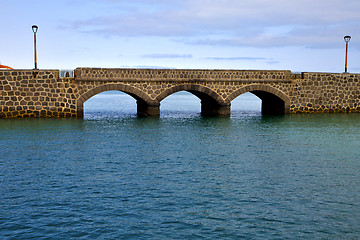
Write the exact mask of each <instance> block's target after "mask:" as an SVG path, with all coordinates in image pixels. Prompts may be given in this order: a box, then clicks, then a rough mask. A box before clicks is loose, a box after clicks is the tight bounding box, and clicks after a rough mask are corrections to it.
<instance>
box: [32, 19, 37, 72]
mask: <svg viewBox="0 0 360 240" xmlns="http://www.w3.org/2000/svg"><path fill="white" fill-rule="evenodd" d="M32 31H33V33H34V55H35V70H37V69H38V68H37V56H36V33H37V31H38V26H36V25H33V26H32Z"/></svg>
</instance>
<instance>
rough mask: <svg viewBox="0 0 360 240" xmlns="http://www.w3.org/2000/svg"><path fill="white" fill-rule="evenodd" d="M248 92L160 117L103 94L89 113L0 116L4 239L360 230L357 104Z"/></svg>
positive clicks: (345, 233) (181, 105) (314, 235)
mask: <svg viewBox="0 0 360 240" xmlns="http://www.w3.org/2000/svg"><path fill="white" fill-rule="evenodd" d="M259 101H260V100H258V99H257V98H256V97H254V96H252V95H250V94H245V95H243V96H241V97H239V98H238V99H236V100H235V102H233V104H232V115H231V116H230V117H215V118H205V117H201V115H200V113H199V112H200V102H199V100H198V99H197V98H196V97H194V96H192V95H190V94H185V93H182V92H181V93H179V94H174V95H172V96H170V97H168V98H167V99H165V100H164V102H162V105H161V117H160V118H137V117H136V103H135V101H134V100H133V99H132V98H131V97H129V96H127V95H124V94H118V93H115V92H108V93H104V94H99V95H97V96H95V97H93V98H91V99H90V100H88V101H87V102H86V103H85V117H84V119H12V120H6V119H0V239H359V237H360V227H359V224H360V151H359V149H360V139H359V133H360V121H359V120H360V115H358V114H337V115H332V114H324V115H322V114H321V115H320V114H319V115H316V114H315V115H290V116H274V117H267V116H266V117H265V116H261V114H260V102H259Z"/></svg>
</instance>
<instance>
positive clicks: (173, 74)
mask: <svg viewBox="0 0 360 240" xmlns="http://www.w3.org/2000/svg"><path fill="white" fill-rule="evenodd" d="M75 79H76V80H83V81H86V80H87V81H103V80H106V81H178V82H185V81H189V82H191V81H207V82H208V81H247V82H250V81H251V82H259V81H260V82H278V81H280V82H289V81H290V79H291V71H288V70H283V71H281V70H267V71H262V70H194V69H189V70H184V69H121V68H77V69H75Z"/></svg>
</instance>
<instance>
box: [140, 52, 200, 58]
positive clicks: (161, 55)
mask: <svg viewBox="0 0 360 240" xmlns="http://www.w3.org/2000/svg"><path fill="white" fill-rule="evenodd" d="M141 57H142V58H192V57H193V56H192V55H191V54H169V53H166V54H163V53H154V54H146V55H142V56H141Z"/></svg>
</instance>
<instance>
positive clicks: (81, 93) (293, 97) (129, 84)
mask: <svg viewBox="0 0 360 240" xmlns="http://www.w3.org/2000/svg"><path fill="white" fill-rule="evenodd" d="M59 73H60V71H59V70H0V118H17V117H82V116H83V112H84V110H83V104H84V102H85V101H86V100H88V99H89V98H91V97H92V96H94V95H96V94H98V93H101V92H104V91H109V90H119V91H122V92H125V93H127V94H129V95H130V96H132V97H134V98H135V99H136V100H137V111H138V114H139V115H142V116H158V115H160V104H161V101H162V100H163V99H165V98H166V97H167V96H169V95H171V94H173V93H175V92H178V91H188V92H191V93H193V94H194V95H195V96H197V97H198V98H199V99H200V100H201V112H202V114H204V115H230V109H231V101H232V100H234V99H235V98H236V97H238V96H239V95H241V94H243V93H246V92H251V93H253V94H255V95H256V96H258V97H259V98H260V99H261V100H262V113H263V114H296V113H341V112H348V113H350V112H354V113H355V112H360V74H349V73H307V72H305V73H301V74H292V73H291V71H275V70H173V69H107V68H77V69H75V71H74V77H60V74H59Z"/></svg>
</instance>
